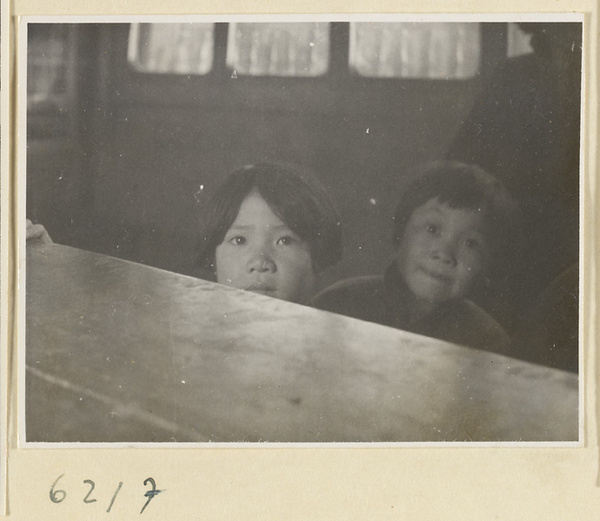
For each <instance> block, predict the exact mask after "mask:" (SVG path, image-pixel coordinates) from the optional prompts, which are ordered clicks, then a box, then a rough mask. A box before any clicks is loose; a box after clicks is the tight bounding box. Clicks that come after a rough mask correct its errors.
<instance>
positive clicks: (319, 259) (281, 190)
mask: <svg viewBox="0 0 600 521" xmlns="http://www.w3.org/2000/svg"><path fill="white" fill-rule="evenodd" d="M252 190H256V191H257V192H258V193H259V194H260V196H261V197H262V198H263V199H264V200H265V202H266V203H267V204H268V205H269V208H270V209H271V211H272V212H273V213H274V214H275V215H276V216H277V217H278V218H279V219H281V220H282V221H283V222H284V223H285V224H286V225H287V226H289V227H290V228H291V229H292V230H293V231H294V232H295V233H297V234H298V236H299V237H300V238H301V239H302V240H304V241H306V242H307V243H308V245H309V247H310V253H311V257H312V263H313V267H314V269H315V270H316V271H321V270H323V269H325V268H327V267H329V266H332V265H333V264H335V263H336V262H338V261H339V260H340V258H341V256H342V232H341V223H340V219H339V217H338V214H337V212H336V210H335V207H334V205H333V203H332V201H331V199H330V197H329V195H328V194H327V191H326V190H325V188H324V187H323V185H322V184H321V183H320V182H319V181H318V180H317V179H316V177H314V175H313V174H312V173H311V172H309V171H308V170H306V169H304V168H301V167H299V166H296V165H291V164H288V163H276V162H270V163H258V164H255V165H248V166H244V167H242V168H240V169H238V170H236V171H234V172H233V173H231V174H230V175H229V176H228V177H227V178H226V179H225V180H224V181H223V182H222V183H221V184H220V185H219V186H218V187H217V189H216V191H215V192H214V194H213V196H212V197H211V198H210V199H209V200H207V202H206V205H205V207H204V208H203V209H202V218H201V222H200V251H199V264H200V269H201V270H202V272H203V275H204V276H205V277H207V278H212V277H213V276H214V271H215V266H214V263H215V250H216V248H217V246H219V245H220V244H221V243H222V242H223V240H224V238H225V234H226V233H227V231H228V230H229V228H230V227H231V225H232V224H233V222H234V221H235V219H236V217H237V214H238V212H239V210H240V206H241V205H242V203H243V201H244V199H245V198H246V197H247V196H248V194H249V193H250V192H251V191H252Z"/></svg>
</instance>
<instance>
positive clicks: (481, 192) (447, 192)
mask: <svg viewBox="0 0 600 521" xmlns="http://www.w3.org/2000/svg"><path fill="white" fill-rule="evenodd" d="M431 199H438V201H439V202H440V203H442V204H447V205H449V206H450V207H452V208H461V209H469V210H474V211H477V212H481V215H482V216H483V222H484V227H485V228H484V233H485V234H486V238H487V239H488V240H487V245H488V248H489V253H490V254H491V255H492V258H493V259H494V262H493V264H491V265H490V266H489V271H490V273H488V275H489V276H492V277H498V276H500V275H502V274H503V271H504V270H505V269H507V268H508V267H509V266H510V265H511V264H512V257H513V254H514V251H515V249H518V248H519V246H520V241H521V239H520V237H521V230H520V228H519V223H520V213H519V209H518V206H517V204H516V202H515V201H514V199H513V198H512V197H511V196H510V194H509V193H508V191H507V190H506V188H504V185H503V184H502V183H501V182H500V181H499V180H498V179H496V178H495V177H494V176H492V175H491V174H489V173H488V172H486V171H485V170H483V169H482V168H480V167H479V166H476V165H471V164H466V163H460V162H458V161H437V162H433V163H428V164H426V165H425V166H424V167H422V168H421V169H419V170H418V171H417V172H416V173H415V178H414V180H413V181H412V182H411V183H410V184H409V186H408V188H407V189H406V190H405V191H404V193H403V194H402V197H401V199H400V202H399V203H398V205H397V207H396V213H395V214H394V231H393V242H394V244H395V245H399V244H400V242H401V241H402V237H403V236H404V230H405V227H406V224H407V222H408V220H409V219H410V216H411V215H412V214H413V212H414V211H415V210H416V209H417V208H419V207H420V206H422V205H424V204H425V203H427V201H429V200H431Z"/></svg>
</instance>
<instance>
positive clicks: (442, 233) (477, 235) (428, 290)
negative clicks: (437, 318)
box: [396, 198, 488, 306]
mask: <svg viewBox="0 0 600 521" xmlns="http://www.w3.org/2000/svg"><path fill="white" fill-rule="evenodd" d="M487 256H488V248H487V245H486V242H485V236H484V233H483V223H482V216H481V215H480V214H478V213H477V212H475V211H474V210H469V209H462V208H452V207H450V206H449V205H447V204H442V203H440V202H439V201H438V199H437V198H435V199H430V200H429V201H427V202H426V203H425V204H423V205H421V206H419V207H418V208H417V209H416V210H415V211H414V212H413V213H412V215H411V216H410V219H409V220H408V223H407V224H406V228H405V230H404V235H403V237H402V241H401V243H400V245H399V247H398V250H397V255H396V259H397V265H398V270H399V271H400V275H401V276H402V278H403V279H404V282H405V283H406V285H407V286H408V288H409V289H410V290H411V292H412V293H413V294H414V295H415V296H416V297H417V298H419V299H420V300H421V301H423V302H426V303H428V304H430V305H433V306H436V305H438V304H441V303H442V302H445V301H447V300H450V299H454V298H459V297H464V296H465V295H467V294H468V293H469V291H470V290H471V288H472V287H473V284H474V282H475V281H476V280H477V279H478V277H479V276H480V275H481V274H482V272H483V270H484V268H485V266H486V264H487Z"/></svg>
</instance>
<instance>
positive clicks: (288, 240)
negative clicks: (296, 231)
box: [277, 235, 294, 246]
mask: <svg viewBox="0 0 600 521" xmlns="http://www.w3.org/2000/svg"><path fill="white" fill-rule="evenodd" d="M293 243H294V238H293V237H290V236H289V235H286V236H285V237H281V238H279V239H278V240H277V244H279V245H281V246H290V245H291V244H293Z"/></svg>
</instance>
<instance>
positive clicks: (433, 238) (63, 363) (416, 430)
mask: <svg viewBox="0 0 600 521" xmlns="http://www.w3.org/2000/svg"><path fill="white" fill-rule="evenodd" d="M582 22H583V18H582V16H581V15H576V14H563V15H553V16H545V17H542V16H533V15H530V16H526V15H521V16H519V17H517V16H512V17H511V16H508V15H506V16H503V17H499V16H494V17H491V16H488V17H483V16H479V17H477V16H475V15H471V16H465V15H463V16H457V15H455V16H449V15H446V16H424V15H422V16H418V17H417V16H410V15H377V16H375V15H370V16H368V15H362V16H359V15H353V16H340V15H338V16H329V15H327V16H325V15H320V16H300V15H295V16H281V15H280V16H252V17H248V16H246V17H242V16H233V15H232V16H224V15H222V16H211V17H209V16H204V17H200V16H196V17H185V16H180V17H175V16H171V17H168V18H166V17H154V18H153V17H147V16H146V17H137V18H136V17H128V18H127V17H122V18H121V19H114V20H110V21H107V20H105V19H97V20H94V19H93V18H88V19H85V20H73V19H66V18H64V17H63V19H61V18H50V17H46V18H44V17H31V16H30V17H24V18H23V19H22V20H21V21H20V24H19V42H20V45H19V55H18V69H19V89H18V104H19V122H18V128H19V138H18V144H17V155H18V176H19V180H20V183H19V188H20V190H21V192H20V193H19V197H21V198H22V200H23V201H24V202H25V204H24V205H23V207H22V211H21V212H20V215H19V233H20V234H21V237H22V238H23V239H24V240H22V241H21V252H20V256H21V258H22V259H23V262H22V272H21V275H20V277H21V278H20V284H21V287H22V288H24V289H25V291H23V292H21V293H20V294H19V295H18V298H19V306H20V307H19V312H20V313H21V314H22V316H23V317H24V318H23V324H24V327H23V328H22V331H21V332H20V337H19V345H18V348H19V357H20V358H19V359H20V360H21V361H22V364H21V367H20V370H21V375H22V378H21V383H22V385H21V388H20V396H19V399H20V400H21V401H20V403H21V405H22V407H21V410H22V415H23V416H22V421H20V423H19V429H20V442H21V443H22V444H23V446H24V447H43V446H45V445H50V446H52V445H53V444H56V443H61V444H75V446H87V445H90V446H95V445H101V446H103V445H107V446H109V445H110V446H111V447H112V446H114V447H119V446H128V447H129V446H137V445H139V446H148V445H150V444H158V446H166V445H168V444H176V445H177V446H187V445H189V444H192V445H193V446H198V447H203V446H205V445H208V444H210V446H211V447H212V446H218V445H219V444H224V445H225V446H230V444H244V445H246V444H252V445H253V446H254V445H256V446H258V445H259V444H260V446H266V447H269V446H274V445H279V444H334V443H336V444H352V445H354V444H358V445H360V446H363V445H364V446H368V445H369V444H384V446H385V445H387V444H407V445H413V444H417V445H418V444H434V445H437V444H440V445H447V444H458V445H460V446H463V445H470V444H491V445H506V446H509V447H512V446H522V445H531V444H533V445H540V446H541V445H546V444H551V445H557V446H579V444H581V443H582V441H583V440H582V435H581V433H582V425H583V419H582V416H581V415H580V412H581V395H582V393H581V378H580V375H581V373H582V363H581V361H582V355H583V353H582V349H583V346H582V343H581V342H580V340H581V338H580V336H581V335H580V327H581V320H580V318H581V317H580V307H581V306H580V287H581V284H580V266H581V259H580V246H581V233H580V215H581V209H582V204H581V200H582V199H581V197H580V195H581V194H580V185H581V181H582V179H583V176H584V175H585V173H584V172H583V170H582V165H581V160H580V158H581V154H582V150H581V148H582V147H581V143H582V139H581V136H582V133H581V128H582V124H581V120H582V118H581V113H582V102H581V100H582V77H583V75H584V72H585V71H584V67H583V58H584V56H583V54H584V53H583V50H582V38H583V23H582Z"/></svg>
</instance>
